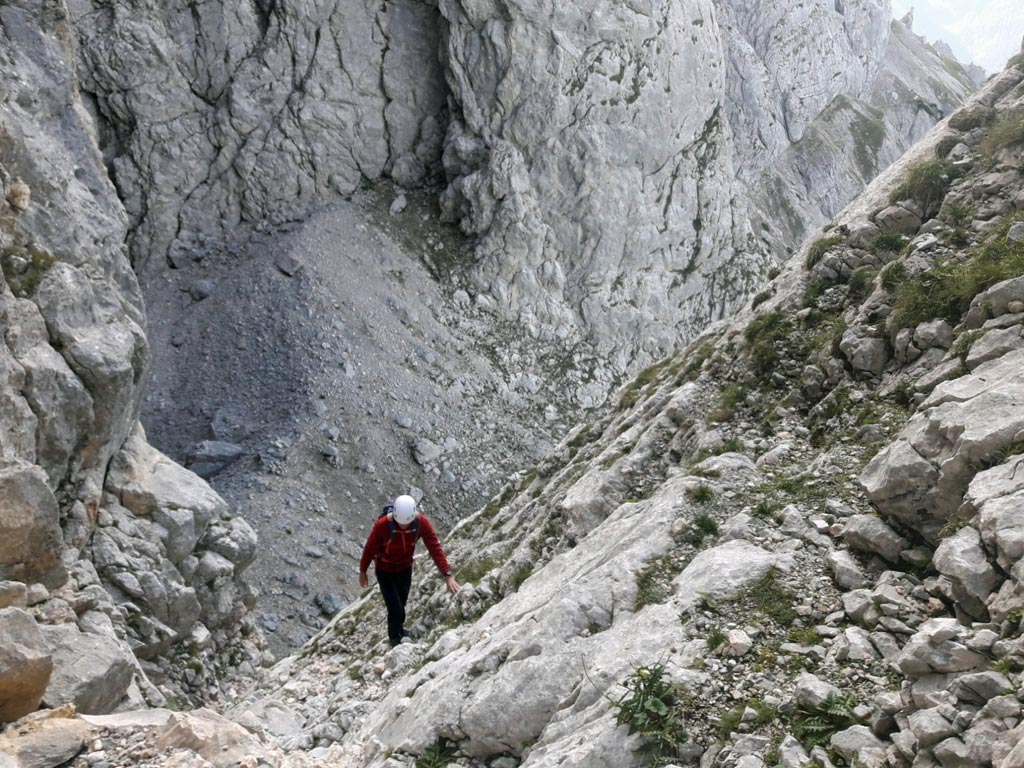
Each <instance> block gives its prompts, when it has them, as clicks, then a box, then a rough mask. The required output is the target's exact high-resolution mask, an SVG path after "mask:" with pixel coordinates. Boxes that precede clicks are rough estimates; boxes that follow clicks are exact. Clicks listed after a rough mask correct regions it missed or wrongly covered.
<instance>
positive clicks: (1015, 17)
mask: <svg viewBox="0 0 1024 768" xmlns="http://www.w3.org/2000/svg"><path fill="white" fill-rule="evenodd" d="M911 7H913V8H914V31H915V32H917V34H919V35H924V36H925V37H926V38H928V39H929V40H932V41H934V40H937V39H938V40H945V41H946V42H947V43H949V44H950V46H951V47H952V48H953V50H954V51H955V52H956V54H957V56H958V57H959V58H960V59H961V61H963V62H964V63H970V62H971V61H973V62H974V63H975V64H979V65H981V66H982V67H984V68H985V70H986V71H987V72H988V73H989V74H991V73H993V72H997V71H999V70H1001V69H1002V68H1003V66H1004V65H1005V64H1006V60H1007V59H1008V58H1010V57H1011V56H1012V55H1014V54H1015V53H1018V52H1019V51H1020V44H1021V37H1022V36H1024V0H892V12H893V15H894V16H895V17H896V18H901V17H902V16H903V15H904V14H905V13H906V12H907V11H908V10H910V8H911Z"/></svg>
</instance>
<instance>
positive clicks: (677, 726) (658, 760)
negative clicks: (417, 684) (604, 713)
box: [417, 663, 687, 768]
mask: <svg viewBox="0 0 1024 768" xmlns="http://www.w3.org/2000/svg"><path fill="white" fill-rule="evenodd" d="M623 685H624V686H625V688H626V692H625V693H624V694H623V695H622V696H621V698H619V700H618V701H617V702H615V707H616V708H617V709H618V711H619V712H618V715H617V717H616V719H617V721H618V723H619V725H625V726H626V727H627V728H628V729H629V733H630V734H634V733H635V734H639V735H640V736H642V737H643V739H644V741H643V744H642V746H641V747H640V751H641V752H643V753H644V754H646V755H649V756H650V757H651V758H652V759H653V762H654V765H667V764H669V763H672V762H674V759H675V758H676V753H677V751H678V749H679V745H680V744H683V743H685V742H686V740H687V735H686V730H685V729H684V727H683V726H684V724H683V716H682V713H681V711H680V703H681V701H680V698H681V697H680V691H679V688H678V686H676V685H674V684H673V683H672V682H671V681H670V680H669V679H668V672H667V670H666V668H665V665H664V664H661V663H658V664H652V665H650V666H642V667H637V668H636V669H635V670H634V672H633V674H632V675H631V676H630V677H629V678H628V679H627V680H626V682H625V683H623ZM417 768H419V765H418V764H417Z"/></svg>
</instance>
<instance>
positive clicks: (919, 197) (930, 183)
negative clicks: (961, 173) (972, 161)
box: [889, 160, 958, 215]
mask: <svg viewBox="0 0 1024 768" xmlns="http://www.w3.org/2000/svg"><path fill="white" fill-rule="evenodd" d="M957 175H958V171H957V169H956V168H955V167H954V166H953V165H952V163H947V162H946V161H944V160H923V161H921V162H919V163H916V164H915V165H912V166H911V167H910V168H909V169H908V171H907V176H906V178H905V179H904V180H903V183H902V184H901V185H900V186H899V187H897V188H896V189H895V190H893V193H892V195H890V197H889V202H891V203H898V202H900V201H901V200H907V199H910V200H915V201H916V202H918V203H920V204H921V206H922V207H923V208H924V210H925V214H926V215H927V214H929V213H930V212H932V211H936V210H938V207H939V205H940V204H941V203H942V200H943V198H945V196H946V192H948V191H949V186H950V184H952V183H953V181H954V180H955V179H956V177H957Z"/></svg>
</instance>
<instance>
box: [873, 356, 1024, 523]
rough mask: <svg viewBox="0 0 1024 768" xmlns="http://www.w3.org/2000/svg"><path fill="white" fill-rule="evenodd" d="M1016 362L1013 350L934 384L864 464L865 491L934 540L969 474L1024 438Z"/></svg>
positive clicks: (1023, 397) (1021, 365) (1021, 382)
mask: <svg viewBox="0 0 1024 768" xmlns="http://www.w3.org/2000/svg"><path fill="white" fill-rule="evenodd" d="M1022 369H1024V350H1018V351H1015V352H1010V353H1009V354H1006V355H1003V356H1002V357H1000V358H998V359H997V360H992V361H990V362H988V363H984V364H983V365H980V366H979V367H978V368H976V369H975V370H974V371H973V372H972V373H970V374H968V375H966V376H961V377H960V378H958V379H954V380H952V381H947V382H944V383H942V384H939V385H938V386H937V387H936V388H935V389H934V390H933V391H932V393H931V394H930V395H929V396H928V398H927V399H926V400H925V401H924V402H923V403H922V404H921V405H920V406H919V408H918V412H917V413H916V414H915V415H914V417H913V418H911V420H910V422H909V423H908V424H907V426H906V427H905V428H904V430H903V432H902V433H901V434H900V436H899V437H898V438H897V439H896V441H895V442H893V443H892V444H890V445H889V446H888V447H886V448H885V449H883V450H882V451H880V452H879V453H878V454H877V455H876V456H875V457H874V458H873V459H872V460H871V462H870V463H869V464H868V466H867V467H865V469H864V471H863V473H862V474H861V478H860V481H861V484H862V486H863V487H864V490H865V492H866V493H867V495H868V498H869V499H871V501H872V502H874V504H875V505H876V506H877V507H878V509H879V510H880V511H881V512H882V513H883V514H885V515H890V516H892V517H894V518H896V519H899V520H901V521H902V522H903V523H904V524H905V525H908V526H911V527H913V528H916V529H917V530H918V531H920V532H921V533H922V534H924V535H925V537H927V538H929V539H931V540H936V539H937V538H938V533H939V531H940V530H941V529H942V528H943V527H944V526H945V524H946V522H947V521H948V519H949V518H950V517H951V516H952V515H953V514H954V513H955V512H956V511H957V510H958V508H959V507H960V504H961V502H962V500H963V498H964V493H965V491H966V490H967V487H968V483H969V482H970V481H971V479H972V478H973V476H974V474H975V473H976V472H977V471H978V470H979V469H980V468H982V467H984V465H985V464H987V463H989V462H991V461H993V460H994V459H996V458H997V457H998V456H999V454H1000V453H1001V452H1002V451H1004V450H1005V449H1007V448H1009V447H1011V446H1013V445H1014V444H1016V443H1018V442H1019V441H1021V440H1022V439H1024V379H1022V378H1021V376H1020V371H1021V370H1022ZM983 536H984V533H983Z"/></svg>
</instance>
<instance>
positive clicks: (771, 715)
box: [718, 699, 779, 741]
mask: <svg viewBox="0 0 1024 768" xmlns="http://www.w3.org/2000/svg"><path fill="white" fill-rule="evenodd" d="M748 709H752V710H753V711H754V712H755V713H757V717H755V718H754V720H753V721H751V724H752V725H755V726H757V725H767V724H768V723H770V722H772V721H773V720H775V719H776V718H777V717H778V716H779V711H778V710H777V709H775V707H773V706H771V705H770V704H765V703H764V702H763V701H762V700H761V699H751V700H750V701H748V702H747V703H746V704H740V705H739V706H738V707H735V708H734V709H730V710H729V711H727V712H725V713H723V714H722V715H721V716H720V717H719V718H718V738H720V739H721V740H722V741H726V740H727V739H728V738H729V735H730V734H731V733H734V732H735V731H736V729H737V728H738V727H739V725H740V723H742V722H743V715H744V714H745V713H746V711H747V710H748Z"/></svg>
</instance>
